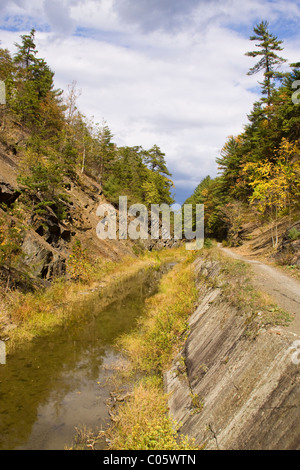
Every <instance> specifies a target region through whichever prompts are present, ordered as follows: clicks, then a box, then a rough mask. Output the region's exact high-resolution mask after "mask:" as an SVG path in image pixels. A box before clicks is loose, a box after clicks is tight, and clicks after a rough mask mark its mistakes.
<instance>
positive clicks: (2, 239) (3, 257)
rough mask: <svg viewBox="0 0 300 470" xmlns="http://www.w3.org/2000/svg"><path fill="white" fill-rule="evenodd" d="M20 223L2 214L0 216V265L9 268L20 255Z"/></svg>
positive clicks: (21, 231)
mask: <svg viewBox="0 0 300 470" xmlns="http://www.w3.org/2000/svg"><path fill="white" fill-rule="evenodd" d="M22 233H23V230H22V225H21V224H20V223H18V222H16V221H15V220H14V219H11V218H10V217H8V216H7V214H4V213H3V215H1V216H0V266H6V267H7V268H8V269H10V268H11V267H12V266H13V265H14V263H16V262H17V260H18V259H19V258H20V256H21V255H22V250H21V244H22Z"/></svg>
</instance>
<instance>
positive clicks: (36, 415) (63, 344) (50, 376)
mask: <svg viewBox="0 0 300 470" xmlns="http://www.w3.org/2000/svg"><path fill="white" fill-rule="evenodd" d="M166 269H168V267H165V268H164V269H162V270H161V271H160V272H158V271H156V270H150V272H149V271H148V272H144V271H142V272H140V273H139V274H138V275H137V276H135V277H134V278H132V279H131V280H129V281H124V282H123V283H121V284H120V285H119V287H118V290H117V291H115V292H114V293H113V299H112V303H111V304H110V305H109V306H108V307H106V308H104V309H101V308H99V294H95V295H93V296H92V297H90V296H89V298H88V299H86V300H85V301H84V302H82V304H78V306H77V308H78V315H76V317H77V320H74V319H73V320H72V321H71V322H69V324H68V325H65V326H64V327H61V328H58V329H57V331H55V333H53V334H51V336H48V337H46V338H45V337H44V338H39V339H38V340H35V341H34V342H33V343H31V344H30V345H28V347H26V348H24V349H22V351H19V352H17V353H14V354H13V355H12V356H8V357H7V360H6V364H5V365H0V449H7V450H8V449H16V450H17V449H32V450H55V449H58V450H59V449H64V448H65V447H68V446H70V445H71V444H72V440H73V437H74V433H75V427H82V426H86V427H87V428H92V429H95V428H97V429H99V428H101V427H105V426H106V424H107V423H108V422H109V416H108V409H107V407H106V405H105V402H106V400H107V399H108V398H109V396H110V395H109V393H110V385H109V380H107V379H108V378H109V377H110V376H111V375H112V374H113V367H112V365H113V364H114V363H115V361H116V360H117V359H118V352H117V350H116V349H115V347H114V344H115V341H116V339H117V338H118V337H119V336H120V335H121V334H123V333H126V332H129V331H130V330H132V328H134V327H135V326H136V320H137V318H139V317H140V316H141V315H142V313H143V309H144V305H145V299H146V298H147V297H149V296H151V295H153V294H154V293H155V292H156V290H157V286H158V282H159V279H160V277H161V275H162V273H163V271H166Z"/></svg>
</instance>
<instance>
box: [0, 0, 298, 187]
mask: <svg viewBox="0 0 300 470" xmlns="http://www.w3.org/2000/svg"><path fill="white" fill-rule="evenodd" d="M117 3H118V2H117V0H116V1H115V0H102V1H96V0H65V1H63V2H58V0H55V1H51V2H50V1H48V0H45V2H43V1H39V0H33V1H31V2H29V1H26V0H19V1H18V2H12V1H6V2H5V5H4V7H5V8H4V9H3V10H2V15H3V16H2V17H3V18H4V17H5V18H8V17H9V18H10V21H11V22H13V21H14V18H17V17H14V16H13V15H18V17H20V15H21V16H22V15H25V16H24V18H27V16H29V17H31V16H32V17H33V18H34V19H35V21H36V22H37V24H43V25H45V24H50V26H51V28H50V29H51V32H45V28H44V32H43V31H38V33H37V34H36V39H37V47H38V50H39V55H40V56H41V57H44V58H45V59H46V61H47V62H48V64H49V65H50V67H51V68H52V70H53V71H55V80H56V85H57V86H58V87H60V88H63V89H66V88H67V84H69V83H71V82H72V81H73V80H76V81H77V83H78V87H79V88H80V89H81V90H82V95H81V97H80V99H79V107H80V109H81V111H82V112H83V113H85V114H86V115H87V117H91V116H94V117H95V120H96V121H98V122H101V121H102V120H103V119H105V120H106V121H107V123H108V125H109V126H110V128H111V130H112V132H113V134H115V140H116V142H117V143H118V144H119V145H142V146H143V147H145V148H150V147H151V146H152V145H154V144H157V145H159V146H160V148H161V150H162V151H163V152H164V153H165V154H166V159H167V163H168V166H169V168H170V170H171V172H172V173H173V175H174V179H175V180H176V183H177V186H178V188H181V189H184V188H191V186H192V187H195V186H196V185H197V184H198V182H199V181H200V180H201V179H202V178H203V177H205V176H206V175H207V174H211V176H214V175H215V174H216V171H217V167H216V163H215V158H216V157H217V156H218V154H219V151H220V149H221V147H222V146H223V144H224V143H225V140H226V138H227V136H228V135H231V134H233V135H235V134H237V133H239V132H241V131H242V129H243V125H244V124H246V114H247V113H249V112H250V110H251V108H252V104H253V102H254V101H255V100H256V99H257V98H258V96H257V95H256V94H255V93H254V92H252V91H251V88H254V87H255V85H256V83H257V80H258V79H259V77H258V76H252V77H249V76H247V75H246V73H247V71H248V70H249V68H250V67H251V66H252V65H253V61H252V59H251V58H249V57H245V55H244V54H245V52H246V51H247V50H251V48H252V47H253V44H250V42H249V40H248V36H249V34H251V33H252V26H253V25H252V23H253V22H254V21H256V20H257V18H259V17H260V18H261V19H263V18H270V19H272V21H273V22H275V24H276V20H277V19H278V18H280V21H282V19H283V18H285V19H286V21H292V20H291V18H294V19H295V18H297V15H298V16H299V2H297V1H296V2H291V1H287V2H283V1H281V0H276V1H273V2H270V1H267V0H265V1H258V0H251V1H250V0H247V1H245V2H240V1H239V2H237V0H231V1H229V0H228V1H223V2H221V1H218V2H217V1H215V2H207V1H206V2H205V1H204V0H202V1H198V0H197V1H196V0H195V1H193V2H191V3H190V5H188V3H189V2H186V1H184V2H183V0H178V1H176V2H175V3H174V0H173V3H171V0H170V1H169V0H168V1H164V2H161V1H160V2H158V0H157V1H155V5H156V9H155V11H154V12H152V10H151V11H150V13H149V4H150V3H152V2H148V1H147V2H145V1H143V2H140V3H138V2H136V1H134V2H133V0H122V2H119V8H116V4H117ZM137 3H138V5H137ZM50 4H51V5H50ZM172 4H173V5H174V9H173V10H169V8H170V5H172ZM133 5H135V8H133ZM125 6H126V7H127V10H126V11H125ZM175 6H176V8H175ZM129 7H130V9H129ZM167 11H171V12H172V11H173V13H174V14H173V17H172V18H166V12H167ZM126 12H127V13H126ZM180 12H182V15H180ZM146 13H148V14H149V15H150V16H151V15H152V16H151V17H150V18H148V20H147V21H146V19H145V17H144V16H145V14H146ZM159 13H161V14H162V17H161V18H160V21H159V22H156V23H155V18H157V15H158V14H159ZM38 15H39V16H38ZM155 15H156V16H155ZM279 15H280V16H279ZM171 16H172V15H171ZM187 19H188V21H187ZM125 20H126V21H125ZM6 21H7V19H6ZM18 21H20V19H19V20H18ZM24 21H25V20H24ZM145 21H146V23H145ZM170 21H172V25H171V26H172V27H171V28H169V29H168V25H169V26H170ZM25 23H26V21H25ZM6 24H7V23H6ZM155 24H157V25H159V28H156V27H155ZM37 29H38V28H37ZM72 31H73V34H71V32H72ZM75 31H77V33H76V34H74V32H75ZM26 32H28V31H25V32H24V31H21V32H9V31H2V36H1V37H2V46H3V47H7V48H8V49H10V50H13V44H14V42H16V41H17V42H18V41H19V36H20V34H24V33H25V34H26ZM299 38H300V35H299V33H298V32H297V34H296V33H295V34H294V36H293V37H290V38H289V39H288V41H287V43H286V49H285V52H286V54H285V57H287V58H288V60H289V62H292V61H298V60H299V57H298V56H297V54H298V51H299Z"/></svg>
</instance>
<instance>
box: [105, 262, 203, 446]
mask: <svg viewBox="0 0 300 470" xmlns="http://www.w3.org/2000/svg"><path fill="white" fill-rule="evenodd" d="M193 259H194V255H190V254H186V259H185V261H183V262H181V263H180V264H178V265H176V266H175V267H174V268H173V269H172V270H171V271H170V272H168V273H167V274H166V275H165V276H164V277H163V278H162V280H161V283H160V289H159V292H158V293H157V294H156V295H155V296H153V297H151V298H150V299H149V300H148V302H147V308H146V312H145V315H144V316H143V318H142V319H141V320H140V323H139V325H138V328H137V329H136V330H135V331H133V332H132V333H131V334H128V335H125V336H123V337H122V338H120V341H119V344H120V347H121V349H122V351H125V352H126V355H127V357H128V359H129V364H130V365H129V374H130V375H129V376H130V378H131V380H132V379H133V378H134V377H137V376H142V378H140V379H136V382H135V385H134V387H133V392H132V394H131V396H130V398H129V399H128V400H127V401H125V402H124V403H122V404H121V405H119V407H118V410H117V415H116V416H115V418H114V421H115V422H114V424H113V426H112V427H111V428H110V429H109V431H108V432H107V436H108V438H109V441H110V446H109V448H110V449H114V450H120V449H123V450H165V449H169V450H171V449H172V450H198V449H199V446H197V445H196V444H195V442H194V441H193V440H190V439H188V438H187V437H185V436H180V435H179V434H178V425H177V424H176V423H174V422H173V421H172V420H171V419H170V417H169V416H168V404H167V396H166V395H165V393H164V390H163V381H162V374H163V372H164V371H165V370H166V369H168V368H169V366H170V364H171V362H172V360H173V358H174V356H175V355H176V354H177V352H179V351H180V349H181V348H182V346H183V344H184V341H185V339H186V334H187V332H188V325H187V321H188V318H189V316H190V314H191V313H192V311H193V309H194V306H195V301H196V299H197V292H196V288H195V274H194V269H193V266H192V261H193Z"/></svg>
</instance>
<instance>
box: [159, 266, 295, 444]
mask: <svg viewBox="0 0 300 470" xmlns="http://www.w3.org/2000/svg"><path fill="white" fill-rule="evenodd" d="M195 269H196V271H197V273H198V289H199V306H198V308H197V309H196V311H195V312H194V314H193V315H192V316H191V318H190V321H189V327H190V330H189V331H190V332H189V335H188V338H187V340H186V343H185V346H184V349H183V350H182V352H181V353H180V354H179V356H178V357H177V358H176V359H175V360H174V363H173V366H172V368H171V369H170V370H169V371H168V372H167V373H166V374H165V385H166V391H167V393H169V408H170V414H171V415H172V417H173V418H174V419H175V420H176V421H178V422H180V423H181V432H182V433H183V434H187V435H189V436H191V437H194V438H195V439H196V442H197V443H198V444H200V445H205V449H208V450H211V449H219V450H230V449H237V450H276V449H300V412H299V398H300V394H299V385H300V365H299V363H298V361H297V354H295V350H296V346H295V345H296V343H294V342H295V341H296V340H299V338H298V337H296V336H295V335H293V334H292V333H288V332H287V330H286V329H285V328H284V327H278V326H276V327H261V328H258V329H257V327H255V328H254V329H253V325H251V320H250V319H249V317H247V316H245V315H244V314H243V312H242V309H241V310H239V309H236V308H233V307H232V305H229V303H228V302H227V300H226V299H225V298H224V296H223V290H222V288H221V287H220V286H219V282H218V277H219V271H220V265H219V264H218V262H216V261H207V260H204V259H203V258H199V259H197V261H196V263H195ZM209 286H210V287H209ZM297 344H298V343H297ZM293 351H294V356H293ZM293 358H294V360H293Z"/></svg>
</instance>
